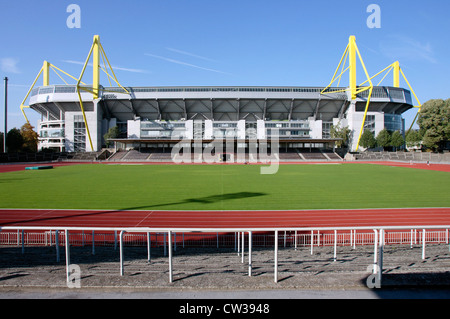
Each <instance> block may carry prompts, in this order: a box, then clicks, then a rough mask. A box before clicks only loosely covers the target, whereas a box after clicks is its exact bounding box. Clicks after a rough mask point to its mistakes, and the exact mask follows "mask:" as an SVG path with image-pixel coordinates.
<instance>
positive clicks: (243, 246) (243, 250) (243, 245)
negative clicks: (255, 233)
mask: <svg viewBox="0 0 450 319" xmlns="http://www.w3.org/2000/svg"><path fill="white" fill-rule="evenodd" d="M244 252H245V233H244V232H242V255H241V257H242V261H241V262H242V263H244V257H245V256H244V255H245V254H244Z"/></svg>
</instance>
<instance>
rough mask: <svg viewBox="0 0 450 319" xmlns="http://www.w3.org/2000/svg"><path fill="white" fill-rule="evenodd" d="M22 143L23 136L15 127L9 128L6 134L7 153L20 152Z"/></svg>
mask: <svg viewBox="0 0 450 319" xmlns="http://www.w3.org/2000/svg"><path fill="white" fill-rule="evenodd" d="M22 145H23V136H22V134H20V130H19V129H17V128H13V129H11V130H10V131H9V132H8V134H6V147H7V148H8V152H9V153H15V152H20V151H21V150H22Z"/></svg>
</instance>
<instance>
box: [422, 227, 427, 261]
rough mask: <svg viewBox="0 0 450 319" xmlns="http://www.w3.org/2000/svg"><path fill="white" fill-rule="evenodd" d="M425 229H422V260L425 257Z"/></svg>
mask: <svg viewBox="0 0 450 319" xmlns="http://www.w3.org/2000/svg"><path fill="white" fill-rule="evenodd" d="M425 235H426V233H425V229H423V230H422V260H424V259H425V241H426V240H425Z"/></svg>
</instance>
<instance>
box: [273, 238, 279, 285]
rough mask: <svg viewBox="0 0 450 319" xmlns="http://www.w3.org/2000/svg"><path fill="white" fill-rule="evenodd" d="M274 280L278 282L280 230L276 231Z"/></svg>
mask: <svg viewBox="0 0 450 319" xmlns="http://www.w3.org/2000/svg"><path fill="white" fill-rule="evenodd" d="M274 260H275V261H274V270H273V281H274V282H275V283H277V282H278V230H276V231H275V252H274Z"/></svg>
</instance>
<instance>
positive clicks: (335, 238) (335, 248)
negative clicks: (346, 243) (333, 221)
mask: <svg viewBox="0 0 450 319" xmlns="http://www.w3.org/2000/svg"><path fill="white" fill-rule="evenodd" d="M336 255H337V230H335V231H334V256H333V260H334V261H336Z"/></svg>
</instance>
